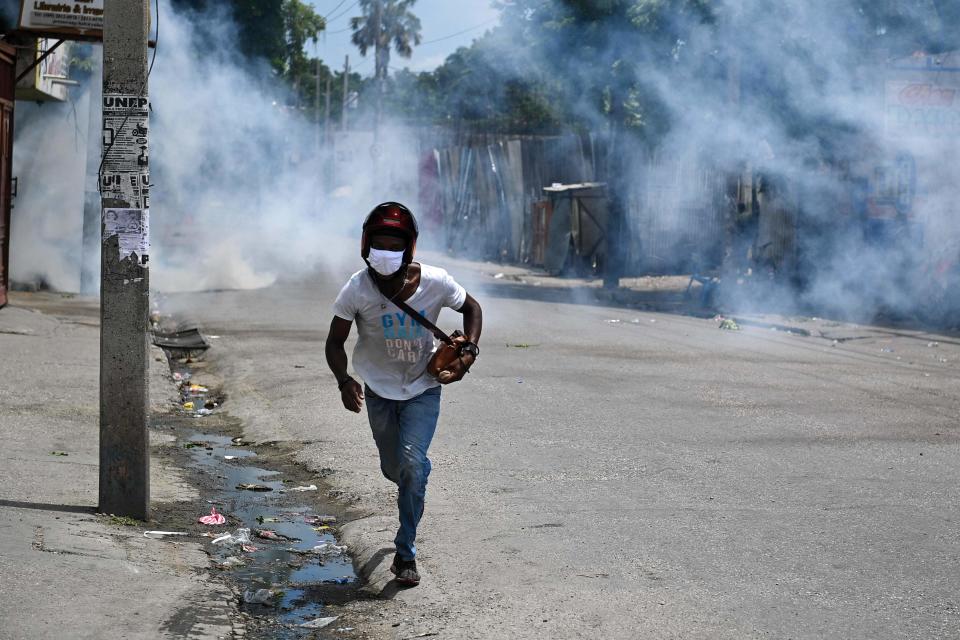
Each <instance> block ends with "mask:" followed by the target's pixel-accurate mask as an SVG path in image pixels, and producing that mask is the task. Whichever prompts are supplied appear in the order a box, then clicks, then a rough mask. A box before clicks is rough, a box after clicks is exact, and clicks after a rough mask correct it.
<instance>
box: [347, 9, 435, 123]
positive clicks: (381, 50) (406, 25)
mask: <svg viewBox="0 0 960 640" xmlns="http://www.w3.org/2000/svg"><path fill="white" fill-rule="evenodd" d="M416 1H417V0H360V10H361V11H362V12H363V15H360V16H357V17H355V18H350V28H351V29H353V35H352V37H351V41H352V42H353V44H355V45H357V47H358V48H359V49H360V55H362V56H365V55H367V51H369V50H370V49H373V50H374V63H375V64H374V67H375V71H374V77H375V78H376V80H377V123H378V125H379V122H380V111H381V107H382V104H383V88H384V83H385V82H386V80H387V70H388V69H389V67H390V45H391V44H393V49H394V51H396V52H397V54H398V55H400V56H401V57H403V58H409V57H410V56H411V55H412V54H413V47H414V46H416V45H418V44H420V18H418V17H417V16H415V15H414V14H413V13H412V12H411V11H410V8H411V7H412V6H413V5H414V4H415V3H416Z"/></svg>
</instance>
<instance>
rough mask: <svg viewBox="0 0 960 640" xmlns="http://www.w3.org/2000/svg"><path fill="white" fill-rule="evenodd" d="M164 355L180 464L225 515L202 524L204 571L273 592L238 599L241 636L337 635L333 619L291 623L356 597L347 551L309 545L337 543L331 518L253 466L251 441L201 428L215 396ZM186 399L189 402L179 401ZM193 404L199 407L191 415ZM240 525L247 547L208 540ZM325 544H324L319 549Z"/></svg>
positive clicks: (276, 475) (293, 638) (289, 484)
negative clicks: (207, 567) (173, 395)
mask: <svg viewBox="0 0 960 640" xmlns="http://www.w3.org/2000/svg"><path fill="white" fill-rule="evenodd" d="M168 356H171V357H170V362H171V371H172V373H173V377H174V380H175V382H177V384H179V385H180V389H181V401H180V405H181V412H180V416H179V418H178V419H177V420H175V423H176V424H177V425H178V426H177V427H175V433H176V437H177V441H176V445H175V446H176V447H178V448H179V449H182V450H183V452H184V453H185V454H186V456H187V458H188V462H187V467H188V468H191V469H193V470H195V471H196V472H198V473H199V474H202V475H203V476H205V477H206V479H207V482H206V483H204V484H205V487H204V490H203V497H204V499H205V501H206V503H207V505H208V506H207V508H209V506H210V505H212V506H215V507H216V509H217V511H218V512H220V513H222V514H223V515H224V516H225V517H226V519H227V522H226V524H224V525H218V526H209V527H206V528H205V533H208V534H210V535H212V536H213V537H210V538H203V540H204V548H205V549H206V551H207V552H208V553H209V554H210V558H211V561H212V564H213V566H214V568H213V569H212V570H213V571H218V570H222V571H223V573H224V577H225V578H227V579H228V580H229V581H231V582H233V583H235V585H236V586H237V587H238V590H239V592H240V593H244V592H247V591H249V592H251V593H253V592H256V591H257V590H258V589H269V590H271V591H273V592H274V593H275V594H276V595H275V596H274V598H273V599H272V600H271V601H270V604H255V603H242V604H241V605H240V608H241V611H245V612H247V613H248V614H250V615H251V616H252V617H253V618H254V619H255V620H256V622H257V625H256V627H257V628H256V629H249V630H248V633H247V637H251V638H277V639H280V640H297V639H300V638H307V637H310V638H317V637H323V636H324V635H329V637H343V634H342V633H337V629H338V628H339V626H340V625H338V624H337V623H334V624H332V625H330V626H329V627H327V628H324V629H322V630H320V631H318V630H316V629H307V628H301V627H300V626H299V625H300V624H303V623H304V622H309V621H310V620H313V619H314V618H317V617H325V616H330V615H337V614H336V613H332V612H330V611H329V610H328V609H326V605H327V604H342V603H344V602H347V601H349V600H352V599H354V598H356V597H357V593H356V592H357V590H358V588H359V587H360V581H359V579H358V577H357V575H356V573H355V572H354V569H353V564H352V561H351V558H350V556H349V555H347V554H346V553H343V552H342V551H341V550H340V549H334V550H333V552H332V553H324V554H323V555H320V554H319V553H317V552H316V550H315V547H318V546H321V545H337V540H336V537H335V535H334V533H335V530H336V529H335V528H336V526H337V525H336V519H335V518H334V517H333V516H329V515H328V514H326V513H324V512H322V511H315V510H314V508H313V506H312V505H311V503H312V502H313V500H314V499H315V497H316V491H309V492H303V493H299V492H296V491H290V490H289V489H291V488H293V487H296V486H303V483H301V482H298V481H292V480H291V479H289V478H284V477H283V473H281V472H280V471H276V470H273V469H269V468H265V467H260V466H257V463H258V459H259V456H258V455H257V453H256V451H254V450H253V449H252V448H251V447H252V446H255V445H253V443H248V442H243V441H242V439H241V438H231V437H230V436H227V435H221V434H216V433H208V432H205V431H203V429H202V425H203V424H204V421H205V420H204V418H205V417H206V416H210V415H213V414H214V413H219V408H220V405H221V404H222V401H223V398H222V397H220V398H215V397H213V396H211V395H210V392H209V390H208V389H206V388H204V387H199V388H198V386H197V385H192V383H191V382H190V378H191V375H190V371H189V365H183V364H180V363H178V362H177V360H176V358H177V357H181V358H182V356H178V355H177V354H176V353H170V352H168ZM191 402H192V403H193V404H192V405H189V404H187V406H186V407H185V406H184V405H185V404H186V403H191ZM200 408H203V409H204V410H205V411H203V412H201V413H198V411H199V409H200ZM301 475H302V474H301ZM245 484H246V485H258V487H260V488H261V489H263V490H259V491H250V490H245V489H238V488H237V487H238V486H239V485H245ZM306 484H308V485H309V484H310V483H309V482H308V483H306ZM265 489H269V490H265ZM198 515H199V514H198ZM241 528H246V529H249V530H250V543H249V546H248V548H247V550H244V549H243V548H242V547H241V545H240V544H236V543H230V542H227V543H222V544H216V545H214V544H213V543H212V541H213V539H214V538H215V537H219V536H220V535H223V534H227V533H231V534H236V533H237V530H238V529H241ZM264 530H265V531H272V532H274V533H276V534H277V535H278V536H283V537H285V538H287V539H286V540H268V539H262V538H260V537H258V536H257V532H258V531H264ZM330 549H331V547H329V546H328V547H326V549H325V551H329V550H330ZM321 553H322V552H321ZM228 558H229V559H231V562H236V559H240V560H242V561H243V564H236V565H235V566H229V563H228V564H227V565H225V564H224V563H227V562H228ZM218 567H219V569H218Z"/></svg>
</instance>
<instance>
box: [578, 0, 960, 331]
mask: <svg viewBox="0 0 960 640" xmlns="http://www.w3.org/2000/svg"><path fill="white" fill-rule="evenodd" d="M677 4H678V5H679V4H682V3H677ZM708 4H709V6H710V8H711V11H712V14H713V19H714V21H713V22H712V24H710V25H709V26H707V25H704V24H702V23H701V22H700V21H699V19H698V16H694V15H690V14H689V13H683V12H678V13H676V14H671V15H667V16H665V17H664V18H663V20H664V22H665V23H666V24H668V28H667V30H669V31H671V32H675V33H678V34H680V37H678V38H677V40H676V41H675V42H674V43H673V47H672V50H671V55H670V56H669V57H668V58H666V59H665V56H664V55H663V53H662V50H654V49H653V47H652V46H651V47H647V46H646V45H645V44H644V43H643V42H642V41H640V40H638V38H637V37H636V36H635V35H634V34H629V35H623V36H618V35H617V34H616V31H615V30H614V29H611V32H610V34H611V37H610V40H609V43H608V45H609V46H610V47H611V49H612V51H614V52H629V53H628V54H627V55H626V56H625V57H626V58H627V59H628V60H630V64H629V67H628V71H627V73H630V74H632V79H633V80H635V81H636V82H637V83H638V84H639V85H640V86H641V87H642V88H643V90H644V92H645V93H648V94H650V95H651V96H652V99H650V98H648V99H647V100H648V103H652V105H651V106H652V108H649V109H647V112H648V113H652V114H653V115H654V116H657V115H658V114H663V115H662V117H663V119H664V120H665V121H666V122H667V123H668V126H667V127H666V129H667V133H666V135H665V137H664V138H663V139H662V140H660V141H659V142H658V143H657V145H656V152H655V155H656V157H657V158H658V159H659V163H660V164H661V165H666V166H667V167H682V166H684V165H687V166H696V167H705V166H706V167H710V168H712V169H715V170H716V171H717V174H718V175H719V176H723V175H726V176H728V177H729V176H730V175H736V174H740V173H742V172H743V171H744V169H746V168H749V169H751V170H752V171H754V172H755V173H759V174H761V175H762V176H763V181H764V182H763V187H762V189H761V193H760V198H761V202H760V205H761V208H762V209H765V211H764V215H763V216H762V217H761V219H760V221H759V225H758V228H757V229H756V231H755V233H756V237H755V240H754V242H753V256H754V260H755V262H754V267H753V269H754V271H756V270H758V269H759V270H760V271H761V272H766V271H776V272H778V273H777V275H778V276H779V277H772V278H767V279H768V280H769V284H765V285H760V286H759V287H758V286H754V287H736V286H732V282H735V276H734V277H729V276H730V273H731V271H730V270H729V269H727V275H728V277H727V278H725V281H726V282H727V283H728V284H730V285H731V286H724V287H722V288H721V291H722V292H723V295H724V298H725V299H724V301H723V303H724V304H725V305H726V306H729V307H735V308H743V307H745V306H749V307H757V306H761V305H758V304H757V301H758V300H760V301H762V308H767V309H771V308H780V309H791V308H793V309H796V308H797V306H798V305H799V306H801V307H803V306H807V305H812V306H813V307H814V308H818V309H821V310H822V309H825V310H827V311H829V312H833V313H837V314H840V315H843V316H847V317H859V318H864V317H870V316H871V315H873V314H875V313H877V312H892V313H894V314H898V315H903V314H906V315H912V314H914V313H916V311H917V310H918V309H923V308H926V307H929V306H930V305H932V304H934V303H935V302H937V301H938V300H939V302H940V303H944V302H945V301H944V300H943V299H942V298H943V295H944V291H943V282H942V281H940V282H937V281H936V279H935V278H933V277H932V275H933V271H935V270H936V264H937V261H938V260H942V259H944V258H948V259H950V260H952V261H953V262H954V263H956V262H957V260H958V259H960V243H958V240H960V228H958V226H957V224H956V222H955V220H954V218H953V216H954V212H955V211H956V208H957V207H956V204H955V203H956V202H957V196H958V175H957V168H956V164H955V163H953V162H952V156H953V155H954V154H955V152H956V147H957V141H958V138H960V100H957V101H956V102H954V96H955V95H956V94H957V93H958V92H960V70H958V69H957V67H958V65H957V64H956V61H957V58H956V57H953V58H952V62H949V61H948V62H945V63H941V68H940V69H937V70H934V71H929V72H919V71H904V70H897V68H898V67H899V68H904V67H910V66H918V65H921V64H925V63H926V61H927V60H929V58H927V57H921V56H912V57H911V54H912V53H913V52H914V51H916V50H917V49H919V48H920V47H921V46H922V45H920V44H918V43H922V42H925V41H929V39H930V34H931V32H934V33H935V32H936V30H937V28H938V26H937V24H936V23H935V21H934V22H932V20H934V19H935V18H936V17H937V15H938V14H937V13H936V11H935V6H934V5H933V4H932V3H931V5H930V7H927V8H925V9H923V8H919V7H920V5H923V4H924V3H914V4H913V6H914V7H918V8H916V9H914V10H913V12H912V13H911V12H910V10H908V9H904V10H903V11H902V12H901V13H900V16H899V19H900V23H899V29H898V31H897V36H896V37H897V39H896V40H894V39H893V36H892V35H891V37H890V40H884V38H883V35H884V33H885V28H884V27H883V25H879V26H878V25H876V24H875V23H873V22H871V21H870V20H868V17H867V15H866V14H865V12H864V11H863V10H862V8H861V7H860V6H858V3H855V2H831V3H821V2H781V3H770V2H765V1H761V0H725V1H721V2H714V3H708ZM904 4H905V3H904ZM618 38H628V40H623V41H618V40H617V39H618ZM600 57H603V56H600ZM610 57H613V55H611V56H610ZM571 58H572V57H568V58H566V59H565V60H564V64H572V65H576V64H577V63H576V61H575V60H572V59H571ZM938 60H941V61H942V60H943V58H942V57H941V58H938ZM947 60H950V58H947ZM934 64H936V62H934ZM947 67H952V70H950V71H948V70H946V68H947ZM587 71H588V70H585V69H577V68H574V69H572V71H571V75H573V76H582V74H584V73H586V72H587ZM922 87H926V88H927V91H931V90H932V91H933V93H934V94H936V95H938V96H940V97H941V98H943V100H942V101H941V102H940V103H939V104H937V103H936V101H935V100H934V101H931V100H933V98H932V97H931V96H930V95H929V94H925V95H926V96H927V97H926V98H925V97H924V95H918V97H917V100H914V101H912V102H910V103H908V104H901V102H900V101H901V99H902V98H901V97H900V96H902V95H903V92H904V91H907V92H909V91H910V89H911V88H913V89H915V90H920V88H922ZM938 87H939V91H940V93H937V91H938ZM585 115H586V117H587V118H589V119H593V120H597V119H598V116H597V114H596V113H595V112H591V113H587V114H585ZM638 155H641V154H638ZM633 160H634V162H633V163H632V165H633V171H634V172H635V175H633V176H632V180H630V181H629V182H630V183H632V184H634V185H643V184H645V183H647V184H649V181H650V178H651V175H650V173H651V170H650V166H649V165H648V164H646V163H645V162H644V161H643V160H642V159H641V158H633ZM693 173H694V172H688V173H687V175H688V176H689V178H687V180H688V183H687V184H680V185H679V188H678V189H675V190H672V191H671V192H670V194H669V195H668V196H667V197H668V198H672V199H674V200H677V202H673V203H668V204H672V205H673V206H672V207H668V208H669V209H670V210H672V211H674V212H675V216H676V217H675V219H673V220H670V221H669V226H670V228H671V229H673V230H675V235H674V238H673V240H674V241H675V244H674V251H675V252H680V251H682V250H683V246H684V245H683V240H684V239H685V237H684V236H685V235H695V234H696V227H697V225H698V222H697V220H698V219H699V218H698V215H699V214H700V212H698V211H697V207H698V206H702V205H701V203H698V202H696V201H695V200H696V195H697V194H698V193H701V192H702V191H703V189H702V187H701V186H700V185H698V184H696V180H695V178H696V175H692V174H693ZM674 178H675V176H671V179H674ZM718 179H720V180H722V177H721V178H718ZM725 195H726V196H727V197H728V201H726V202H725V201H723V200H720V201H717V200H714V201H713V202H712V203H709V204H708V206H713V207H720V208H722V207H731V206H732V205H733V203H731V202H729V189H727V194H725ZM684 200H689V202H685V201H684ZM663 204H664V203H661V205H663ZM631 232H632V233H634V234H637V235H638V238H637V239H638V240H639V242H640V244H641V245H642V244H643V243H644V242H645V241H646V240H647V238H646V234H647V230H646V229H644V228H643V227H642V226H640V227H637V226H635V227H634V228H633V229H632V230H631ZM734 245H735V243H734ZM735 260H736V256H733V260H731V256H729V255H728V256H727V258H726V260H724V261H723V262H724V263H725V264H727V265H729V264H730V262H731V261H735ZM941 270H942V265H941ZM760 275H761V276H764V277H765V274H764V273H761V274H760ZM754 279H761V278H756V277H755V278H754ZM958 284H960V282H958ZM948 295H949V294H948ZM953 295H954V296H960V291H954V292H953ZM808 308H809V307H808Z"/></svg>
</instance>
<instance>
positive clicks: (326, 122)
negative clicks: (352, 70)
mask: <svg viewBox="0 0 960 640" xmlns="http://www.w3.org/2000/svg"><path fill="white" fill-rule="evenodd" d="M332 86H333V77H332V76H329V75H328V76H327V100H326V107H325V109H324V112H323V144H325V145H327V144H330V89H331V88H332Z"/></svg>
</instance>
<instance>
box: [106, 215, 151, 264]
mask: <svg viewBox="0 0 960 640" xmlns="http://www.w3.org/2000/svg"><path fill="white" fill-rule="evenodd" d="M113 236H117V244H118V245H119V248H120V259H121V260H123V259H124V258H126V257H128V256H131V255H133V254H136V255H137V256H138V257H139V258H140V262H141V263H142V264H146V262H147V260H146V259H147V257H148V256H149V255H150V210H149V209H104V210H103V239H104V240H106V239H107V238H112V237H113Z"/></svg>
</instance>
